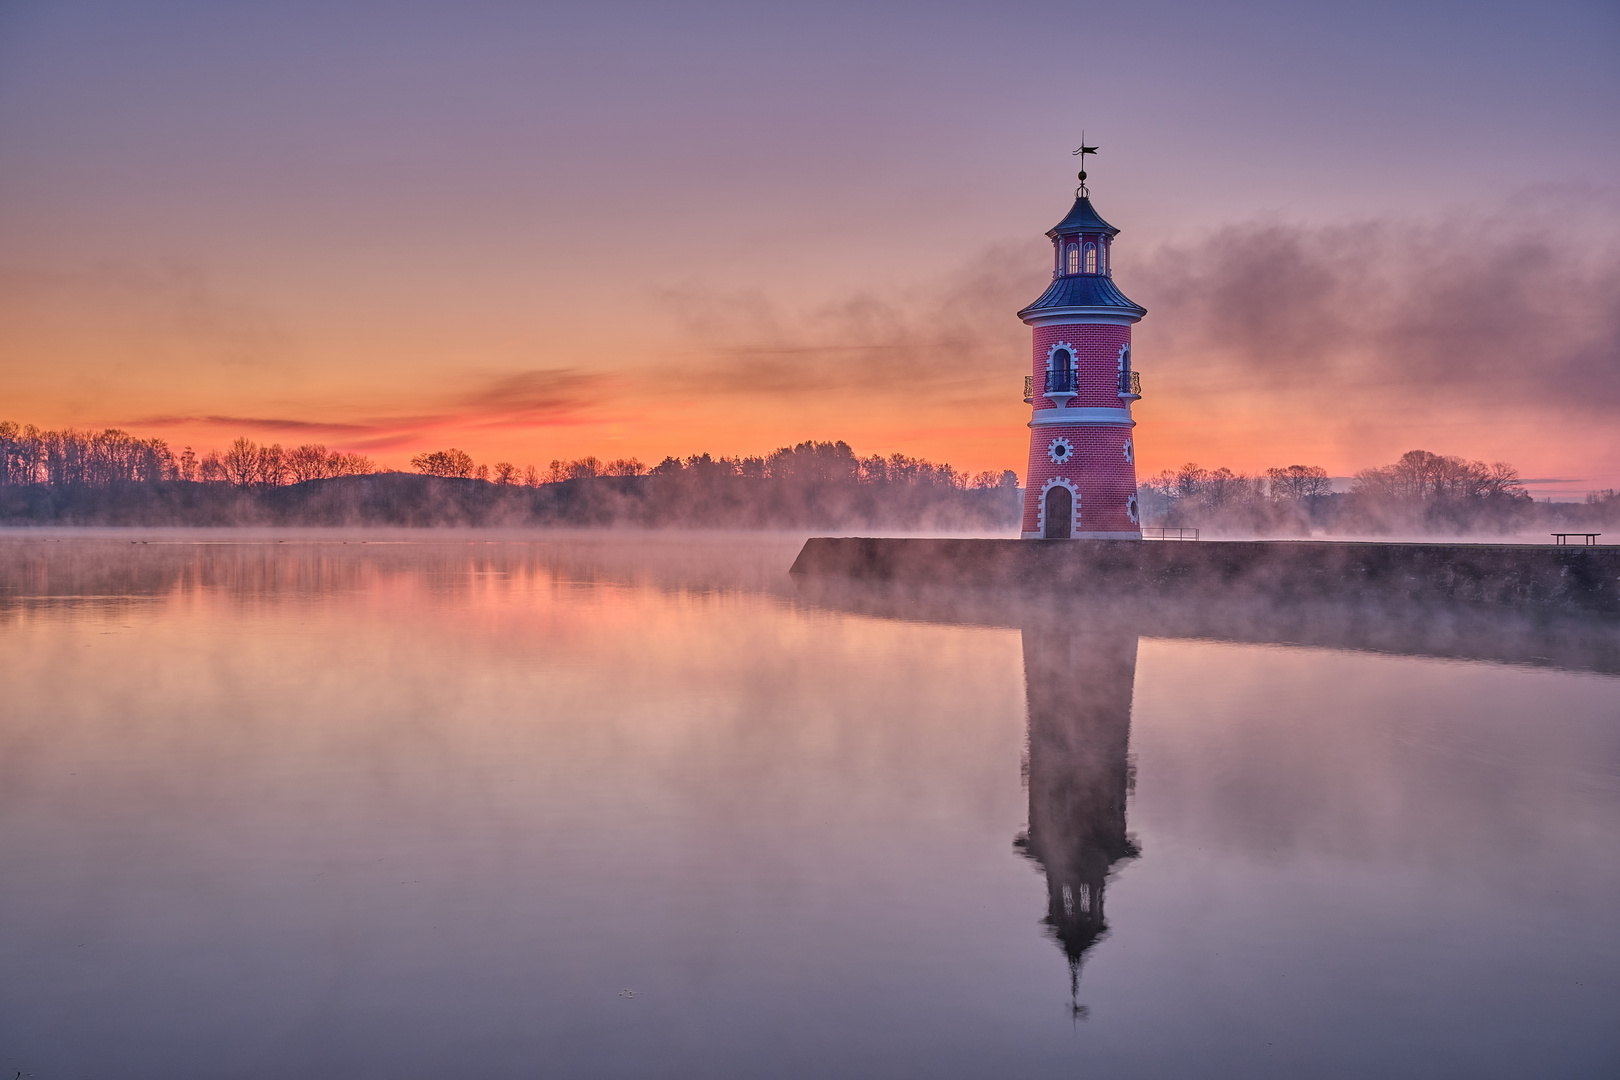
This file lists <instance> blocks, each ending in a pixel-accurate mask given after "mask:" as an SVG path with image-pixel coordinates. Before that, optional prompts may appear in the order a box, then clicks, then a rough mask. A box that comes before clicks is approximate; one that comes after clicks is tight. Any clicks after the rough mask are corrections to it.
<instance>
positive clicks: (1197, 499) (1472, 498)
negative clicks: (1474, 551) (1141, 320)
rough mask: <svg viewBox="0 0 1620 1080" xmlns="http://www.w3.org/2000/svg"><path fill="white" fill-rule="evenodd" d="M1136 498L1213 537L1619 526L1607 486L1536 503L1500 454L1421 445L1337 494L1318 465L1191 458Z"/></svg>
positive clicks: (1615, 496) (1153, 521)
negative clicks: (1572, 498)
mask: <svg viewBox="0 0 1620 1080" xmlns="http://www.w3.org/2000/svg"><path fill="white" fill-rule="evenodd" d="M1137 500H1138V502H1139V503H1140V505H1141V507H1142V515H1143V517H1142V520H1143V522H1144V523H1146V524H1149V525H1161V526H1167V527H1172V528H1173V527H1182V528H1187V527H1191V528H1197V529H1199V530H1201V531H1204V532H1208V533H1209V534H1210V535H1212V536H1223V535H1230V536H1274V537H1287V536H1312V535H1318V534H1325V535H1340V536H1380V535H1386V536H1387V535H1390V534H1406V535H1453V536H1460V535H1462V534H1465V533H1467V534H1481V533H1483V534H1497V535H1501V534H1507V533H1515V532H1524V531H1528V530H1533V529H1538V528H1541V527H1542V526H1547V527H1549V528H1552V529H1557V528H1570V529H1588V528H1600V527H1602V526H1603V525H1604V524H1605V523H1610V524H1620V493H1617V492H1615V491H1613V490H1609V491H1594V492H1590V493H1588V495H1587V496H1586V501H1585V502H1584V503H1538V502H1536V501H1535V500H1534V499H1532V498H1531V497H1530V495H1529V494H1528V493H1527V492H1526V491H1525V490H1524V481H1522V480H1521V479H1520V478H1519V474H1518V471H1517V470H1516V469H1514V468H1513V466H1511V465H1509V464H1507V463H1505V462H1496V463H1494V464H1486V463H1485V462H1483V461H1468V460H1465V459H1463V458H1459V457H1449V456H1447V455H1444V454H1435V453H1430V452H1429V451H1427V450H1410V451H1408V452H1407V453H1405V454H1402V455H1401V458H1400V460H1399V461H1396V462H1394V463H1393V464H1390V465H1382V466H1379V467H1377V468H1372V469H1363V470H1362V471H1361V472H1359V473H1357V474H1356V476H1355V477H1354V479H1353V480H1352V481H1351V487H1350V490H1349V491H1347V492H1335V491H1334V490H1333V488H1332V483H1331V482H1330V480H1329V479H1328V474H1327V470H1326V469H1323V468H1321V467H1320V466H1315V465H1290V466H1287V467H1286V468H1276V469H1268V470H1266V472H1265V473H1264V474H1258V475H1244V474H1241V473H1234V472H1233V471H1232V470H1230V469H1224V468H1222V469H1203V468H1199V467H1198V466H1197V465H1193V464H1188V465H1183V466H1182V467H1181V468H1179V469H1167V470H1165V471H1164V472H1161V473H1159V474H1158V475H1157V476H1154V477H1152V478H1150V479H1149V480H1147V481H1146V482H1145V483H1143V484H1142V485H1141V486H1140V487H1139V488H1138V494H1137Z"/></svg>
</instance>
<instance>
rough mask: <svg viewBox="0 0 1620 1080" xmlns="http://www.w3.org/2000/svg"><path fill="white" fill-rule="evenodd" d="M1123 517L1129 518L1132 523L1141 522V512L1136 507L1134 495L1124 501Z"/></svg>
mask: <svg viewBox="0 0 1620 1080" xmlns="http://www.w3.org/2000/svg"><path fill="white" fill-rule="evenodd" d="M1125 516H1126V517H1128V518H1130V519H1131V521H1132V522H1138V521H1141V520H1142V512H1141V510H1140V509H1139V508H1138V507H1137V505H1136V496H1135V495H1132V496H1130V497H1129V498H1127V499H1126V500H1125Z"/></svg>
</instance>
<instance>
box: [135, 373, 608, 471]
mask: <svg viewBox="0 0 1620 1080" xmlns="http://www.w3.org/2000/svg"><path fill="white" fill-rule="evenodd" d="M611 381H612V377H611V376H607V375H602V374H596V373H586V372H580V371H577V370H575V369H572V368H539V369H533V370H530V371H523V372H517V373H515V374H508V375H500V376H495V377H491V378H488V379H486V380H485V381H484V382H483V384H482V385H480V386H478V387H477V388H476V389H474V390H472V391H470V392H467V393H464V394H462V395H460V396H458V397H457V398H455V399H453V402H452V404H451V405H450V406H449V407H447V408H443V409H440V410H434V411H423V412H419V413H413V414H409V415H398V416H374V417H368V418H362V419H359V420H353V421H328V420H307V419H301V418H297V417H285V416H282V417H271V416H229V415H220V414H206V415H164V416H145V417H140V418H137V419H133V420H130V421H128V423H127V425H121V426H128V427H130V428H133V429H135V430H143V429H149V428H216V429H219V430H220V431H221V432H222V433H235V434H242V433H251V434H258V435H261V436H274V435H278V434H286V435H290V436H295V437H298V438H306V439H307V438H328V439H333V440H336V441H338V442H339V443H340V444H341V445H342V446H343V447H344V448H347V449H355V450H377V451H381V450H392V449H397V448H400V447H414V446H418V445H421V444H422V443H423V442H424V441H426V440H429V439H431V438H434V437H436V436H446V435H451V434H454V433H457V432H464V431H468V430H471V429H479V430H499V429H503V428H522V429H525V430H530V429H533V428H536V427H547V426H552V427H556V426H571V425H577V424H585V423H590V422H592V417H591V416H590V414H589V409H590V406H591V405H592V404H593V403H594V401H596V400H597V399H599V398H600V397H601V395H602V393H603V391H604V390H605V388H606V387H607V386H608V384H609V383H610V382H611Z"/></svg>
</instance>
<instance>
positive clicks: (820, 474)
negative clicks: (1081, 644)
mask: <svg viewBox="0 0 1620 1080" xmlns="http://www.w3.org/2000/svg"><path fill="white" fill-rule="evenodd" d="M411 464H412V466H413V467H414V468H415V470H416V472H415V473H400V472H379V471H377V469H376V468H375V466H374V465H373V464H372V462H371V461H370V460H369V459H367V458H365V457H363V456H361V455H358V454H350V453H338V452H329V451H328V450H327V449H326V448H325V447H324V446H319V445H313V444H311V445H304V446H298V447H294V448H292V449H290V450H284V449H283V448H282V447H281V446H279V445H274V444H271V445H261V444H259V443H255V442H253V441H252V440H250V439H245V438H242V439H237V440H236V441H235V442H234V443H232V444H231V446H230V447H229V448H228V449H226V450H225V451H223V452H209V453H207V454H204V455H203V456H202V457H200V458H199V457H198V456H197V455H196V454H194V453H193V452H192V450H191V449H190V448H189V447H185V448H182V449H181V450H180V451H179V452H178V453H176V452H175V451H173V450H172V449H171V448H170V447H169V446H168V444H167V443H166V442H164V441H163V440H162V439H138V438H135V437H133V436H131V435H129V434H127V433H125V432H122V431H117V430H109V431H103V432H101V433H99V434H93V433H88V432H76V431H40V430H39V429H37V428H34V427H32V426H30V427H26V428H20V427H18V426H17V425H16V424H13V423H0V522H4V523H9V524H73V525H314V526H353V525H401V526H438V527H445V526H507V527H518V526H548V525H549V526H612V525H630V526H639V527H664V526H686V527H698V528H747V529H769V528H796V529H803V528H825V529H882V530H899V529H908V530H911V529H915V530H933V531H953V532H967V531H986V532H997V531H999V532H1007V533H1011V532H1014V531H1015V530H1016V529H1017V526H1018V519H1019V516H1020V511H1021V504H1022V492H1021V490H1020V489H1019V487H1018V476H1017V474H1015V473H1013V472H1012V471H1010V470H1008V471H1003V472H981V473H979V474H977V475H972V476H970V475H968V474H966V473H962V472H959V471H957V470H956V469H954V468H952V467H951V466H950V465H944V464H936V463H934V462H930V461H925V460H922V459H920V458H913V457H907V456H905V455H903V454H892V455H890V456H888V457H882V456H879V455H871V456H868V457H859V456H857V455H856V454H855V453H854V451H853V450H851V449H850V447H849V445H848V444H846V443H844V442H803V443H799V444H798V445H796V446H785V447H782V448H781V449H779V450H777V451H775V452H774V453H771V454H767V455H764V456H760V457H738V458H729V457H720V458H713V457H711V456H710V455H708V454H696V455H692V456H689V457H685V458H675V457H667V458H665V459H664V460H663V461H661V462H660V463H658V464H657V465H654V466H652V467H650V468H649V467H647V466H644V465H643V464H642V463H641V462H639V461H637V460H635V459H634V458H628V459H619V460H615V461H608V462H602V461H599V460H598V459H597V458H594V457H585V458H578V459H575V460H571V461H562V460H557V461H552V462H550V463H549V465H548V466H547V467H546V468H544V469H543V470H542V469H539V468H536V467H534V466H527V467H523V468H519V467H518V466H516V465H513V464H511V463H509V462H497V463H495V464H494V465H492V466H486V465H479V464H477V463H475V462H474V461H473V459H472V457H471V456H470V455H468V454H466V453H464V452H463V451H460V450H456V449H448V450H439V451H434V452H433V453H428V454H422V455H420V456H418V457H416V458H414V459H412V462H411ZM1139 501H1140V504H1141V507H1142V520H1143V523H1144V524H1145V525H1149V526H1168V527H1193V528H1198V529H1200V530H1202V531H1203V532H1205V533H1206V534H1207V535H1210V536H1222V535H1226V536H1274V537H1288V536H1311V535H1341V536H1377V535H1390V534H1406V535H1422V534H1435V535H1461V534H1464V533H1469V534H1479V533H1484V534H1507V533H1514V532H1523V531H1527V530H1535V529H1539V528H1541V527H1543V526H1545V527H1548V528H1570V529H1599V528H1602V527H1604V526H1605V525H1609V526H1610V527H1620V493H1617V492H1615V491H1601V492H1592V493H1591V494H1589V495H1588V496H1587V498H1586V501H1585V502H1584V503H1557V504H1547V503H1536V502H1534V501H1533V500H1532V499H1531V498H1530V496H1529V495H1528V494H1526V492H1525V490H1524V483H1523V481H1522V480H1520V478H1519V476H1518V473H1517V471H1516V470H1514V469H1513V467H1512V466H1510V465H1507V464H1504V463H1501V462H1498V463H1495V464H1486V463H1484V462H1478V461H1467V460H1464V459H1462V458H1456V457H1448V456H1445V455H1442V454H1434V453H1430V452H1428V451H1424V450H1413V451H1411V452H1409V453H1407V454H1404V455H1402V457H1401V458H1400V460H1399V461H1397V462H1394V463H1393V464H1390V465H1384V466H1380V467H1377V468H1372V469H1366V470H1363V471H1362V472H1360V473H1358V474H1357V475H1356V477H1355V478H1354V481H1353V483H1352V489H1351V490H1350V491H1348V492H1335V491H1333V490H1332V484H1331V482H1330V480H1329V478H1328V474H1327V471H1326V470H1325V469H1323V468H1321V467H1319V466H1314V465H1290V466H1286V467H1279V468H1274V469H1268V470H1266V471H1265V472H1264V473H1261V474H1252V475H1249V474H1242V473H1235V472H1233V471H1232V470H1230V469H1225V468H1217V469H1204V468H1200V467H1199V466H1197V465H1192V464H1189V465H1184V466H1182V467H1181V468H1179V469H1170V470H1166V471H1164V472H1161V473H1159V474H1158V475H1157V476H1153V477H1151V478H1149V479H1148V480H1146V481H1145V482H1144V483H1143V484H1142V485H1141V487H1140V489H1139Z"/></svg>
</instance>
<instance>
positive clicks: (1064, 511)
mask: <svg viewBox="0 0 1620 1080" xmlns="http://www.w3.org/2000/svg"><path fill="white" fill-rule="evenodd" d="M1073 522H1074V495H1073V494H1072V493H1071V492H1070V491H1069V489H1068V488H1066V487H1064V486H1063V485H1062V484H1054V485H1052V487H1051V488H1050V489H1049V490H1048V491H1047V493H1046V539H1048V540H1067V539H1068V538H1069V531H1070V529H1071V528H1072V526H1073Z"/></svg>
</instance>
